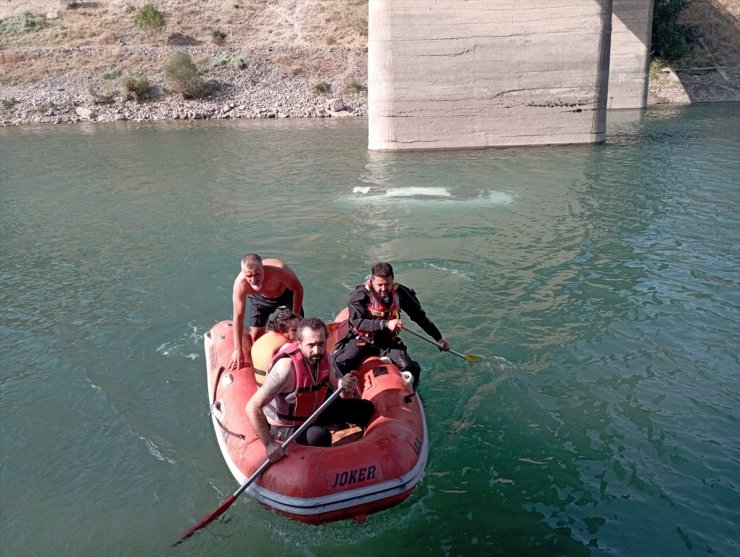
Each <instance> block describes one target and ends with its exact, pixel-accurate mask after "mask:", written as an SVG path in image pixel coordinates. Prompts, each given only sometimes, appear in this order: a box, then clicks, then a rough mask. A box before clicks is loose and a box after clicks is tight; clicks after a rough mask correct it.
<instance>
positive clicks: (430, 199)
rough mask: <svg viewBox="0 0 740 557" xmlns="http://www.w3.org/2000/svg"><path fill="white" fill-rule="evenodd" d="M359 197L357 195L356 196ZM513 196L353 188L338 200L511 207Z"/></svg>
mask: <svg viewBox="0 0 740 557" xmlns="http://www.w3.org/2000/svg"><path fill="white" fill-rule="evenodd" d="M358 193H359V194H361V195H357V194H358ZM514 198H515V196H514V195H513V194H511V193H507V192H503V191H481V192H479V193H478V195H477V196H474V197H471V196H465V197H460V196H456V195H454V194H453V193H452V192H450V191H449V190H448V189H447V188H422V187H408V188H388V189H387V190H385V191H383V190H379V189H375V188H371V187H369V186H355V187H354V188H353V190H352V195H347V196H345V197H343V198H340V199H341V200H342V201H346V202H350V203H359V202H362V203H367V202H371V203H419V204H425V205H431V204H434V203H444V204H445V207H448V208H449V207H452V206H459V207H461V208H463V207H500V206H506V205H511V203H513V202H514Z"/></svg>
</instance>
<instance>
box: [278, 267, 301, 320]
mask: <svg viewBox="0 0 740 557" xmlns="http://www.w3.org/2000/svg"><path fill="white" fill-rule="evenodd" d="M283 283H284V284H285V287H286V288H287V289H289V290H291V291H292V292H293V313H295V314H296V315H300V314H301V308H302V307H303V284H302V283H301V281H300V279H299V278H298V275H296V274H295V272H294V271H293V269H291V268H290V267H288V266H287V265H285V267H283Z"/></svg>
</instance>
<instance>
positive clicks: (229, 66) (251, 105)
mask: <svg viewBox="0 0 740 557" xmlns="http://www.w3.org/2000/svg"><path fill="white" fill-rule="evenodd" d="M68 50H69V51H70V52H69V53H68V55H76V56H80V57H84V56H85V55H90V56H93V55H94V54H95V53H94V49H85V48H83V47H74V48H72V49H68ZM191 51H193V52H192V55H193V56H197V57H199V58H201V59H205V60H207V62H206V66H208V65H209V64H210V67H207V71H206V72H205V73H204V79H205V80H206V81H207V82H208V83H209V84H210V85H211V89H212V90H213V92H212V93H211V94H210V95H208V96H207V97H206V98H203V99H197V100H195V99H183V98H182V97H181V96H180V95H176V94H172V93H168V92H167V88H166V86H165V83H164V79H163V77H162V76H161V75H157V73H156V72H150V73H148V77H149V80H150V83H151V98H150V99H148V100H145V101H142V102H136V101H134V100H125V99H123V98H122V95H121V94H120V86H119V85H117V84H116V81H115V79H111V80H110V83H106V80H105V79H104V78H100V77H93V76H90V75H85V74H84V73H81V72H80V73H78V72H69V73H64V74H54V75H49V76H46V77H44V78H42V79H41V80H39V81H38V82H36V83H34V84H33V85H32V86H29V85H20V84H18V85H9V86H5V87H4V88H3V92H2V99H1V102H2V107H0V126H17V125H23V124H32V123H44V124H66V123H76V122H81V121H97V122H120V121H144V120H180V119H194V120H198V119H227V118H325V117H339V116H365V115H366V114H367V94H366V89H365V87H364V85H363V84H364V83H366V78H367V77H366V74H367V70H366V66H362V65H361V64H362V63H363V62H365V60H366V54H365V50H364V49H359V50H358V49H356V48H343V47H327V48H323V49H310V50H309V49H293V50H292V51H290V52H289V54H287V55H286V53H285V52H283V53H281V56H282V57H283V58H284V59H285V60H293V59H295V60H299V59H300V60H304V61H305V60H311V59H320V60H321V66H322V67H323V68H333V70H332V72H327V71H324V72H323V73H322V74H321V76H322V77H321V78H319V77H316V76H313V77H311V76H309V75H304V74H303V73H304V72H303V71H302V70H301V72H299V73H301V75H291V71H296V70H295V69H291V68H290V67H287V68H286V67H285V66H286V62H282V63H280V62H275V61H274V60H273V58H274V56H273V55H272V53H271V52H270V49H265V50H253V51H242V52H240V53H239V54H238V55H237V54H236V53H233V52H229V51H223V50H221V51H216V50H213V51H211V52H204V51H203V49H191ZM26 54H27V55H28V56H43V55H44V54H45V52H44V51H43V50H42V49H36V50H35V51H29V52H27V53H26ZM163 54H164V53H161V52H157V51H156V49H151V48H150V49H146V48H143V47H138V48H135V47H130V48H126V47H123V48H121V54H120V56H122V57H124V58H134V57H145V58H147V59H148V60H149V61H150V63H152V61H153V60H154V59H156V58H159V57H162V56H163ZM283 58H281V59H283ZM358 59H359V63H358ZM348 60H349V61H350V62H349V63H348ZM162 64H164V61H162ZM365 64H366V62H365ZM306 73H309V74H312V73H313V72H306Z"/></svg>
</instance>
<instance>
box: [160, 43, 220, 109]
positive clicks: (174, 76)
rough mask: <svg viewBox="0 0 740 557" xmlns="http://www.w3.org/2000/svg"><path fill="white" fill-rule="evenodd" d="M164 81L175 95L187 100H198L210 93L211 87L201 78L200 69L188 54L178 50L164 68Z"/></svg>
mask: <svg viewBox="0 0 740 557" xmlns="http://www.w3.org/2000/svg"><path fill="white" fill-rule="evenodd" d="M164 81H165V83H166V84H167V87H168V88H169V89H170V91H172V92H173V93H179V94H180V95H182V96H183V98H185V99H198V98H201V97H205V96H206V95H207V94H208V93H209V86H208V83H206V82H205V81H204V80H203V78H201V76H200V73H199V72H198V68H197V67H196V66H195V64H194V63H193V61H192V59H191V58H190V55H189V54H188V53H187V52H183V51H182V50H178V51H177V52H175V53H174V54H173V55H172V56H171V57H170V59H169V61H168V62H167V65H166V66H165V67H164Z"/></svg>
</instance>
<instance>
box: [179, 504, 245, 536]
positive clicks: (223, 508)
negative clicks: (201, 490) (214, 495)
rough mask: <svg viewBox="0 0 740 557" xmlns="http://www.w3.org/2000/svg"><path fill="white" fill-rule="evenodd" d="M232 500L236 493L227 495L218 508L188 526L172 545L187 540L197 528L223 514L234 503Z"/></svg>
mask: <svg viewBox="0 0 740 557" xmlns="http://www.w3.org/2000/svg"><path fill="white" fill-rule="evenodd" d="M234 501H236V495H235V494H232V495H230V496H229V498H228V499H226V501H224V502H223V503H221V506H220V507H219V508H217V509H216V510H215V511H213V512H212V513H211V514H209V515H208V516H207V517H205V518H204V519H203V520H201V521H200V522H199V523H198V524H196V525H195V526H193V527H192V528H190V530H188V531H187V532H185V533H184V534H183V535H182V537H181V538H180V539H179V540H178V541H177V542H176V543H175V544H173V546H175V545H177V544H178V543H180V542H183V541H185V540H187V539H188V538H189V537H190V536H192V535H193V534H195V533H196V532H197V531H198V530H200V529H201V528H203V527H204V526H207V525H209V524H210V523H211V522H213V521H214V520H216V519H217V518H218V517H219V516H221V515H222V514H224V513H225V512H226V510H227V509H228V508H229V507H230V506H231V505H232V504H233V503H234Z"/></svg>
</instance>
